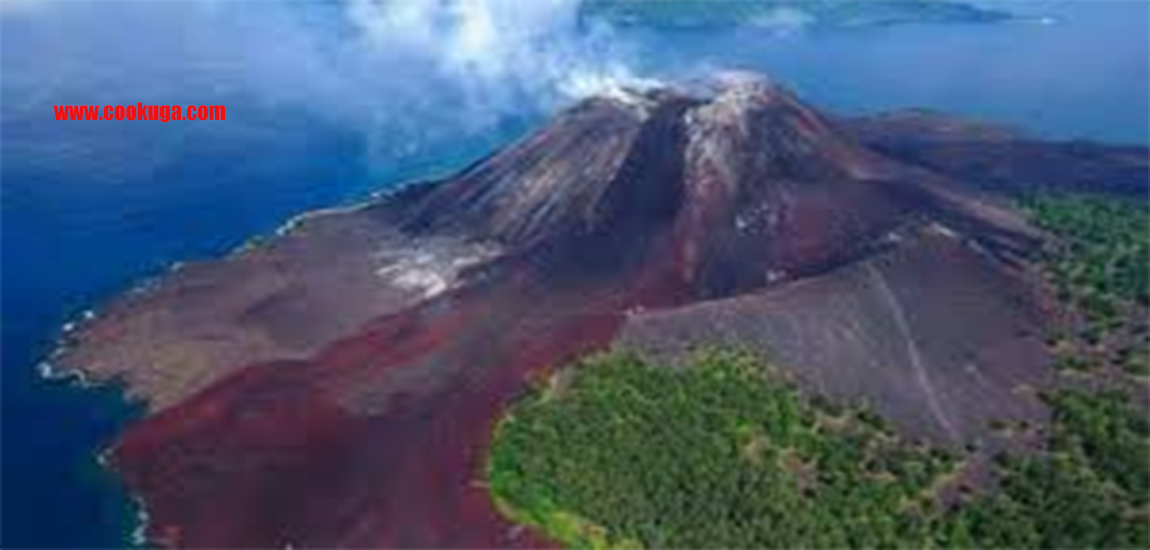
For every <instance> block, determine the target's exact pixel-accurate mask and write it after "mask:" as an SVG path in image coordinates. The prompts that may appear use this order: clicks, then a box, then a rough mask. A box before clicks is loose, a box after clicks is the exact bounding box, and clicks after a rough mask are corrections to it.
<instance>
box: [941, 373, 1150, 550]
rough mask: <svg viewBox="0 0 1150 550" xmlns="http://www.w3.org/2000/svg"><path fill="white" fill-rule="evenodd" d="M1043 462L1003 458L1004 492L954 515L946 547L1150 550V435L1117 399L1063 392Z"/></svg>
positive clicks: (1054, 401)
mask: <svg viewBox="0 0 1150 550" xmlns="http://www.w3.org/2000/svg"><path fill="white" fill-rule="evenodd" d="M1049 402H1050V405H1051V409H1052V412H1053V415H1054V418H1053V421H1054V424H1053V426H1052V429H1051V434H1052V435H1051V437H1050V440H1049V442H1048V446H1049V448H1048V449H1047V452H1046V453H1045V454H1042V455H1035V456H1028V457H1002V458H1000V466H1001V475H1002V488H1001V490H1000V491H999V492H998V493H996V494H993V495H987V496H980V497H977V498H974V499H972V500H970V501H968V502H965V503H963V504H962V505H961V506H958V507H957V508H955V509H954V510H951V511H950V512H948V513H947V514H946V516H945V519H944V521H942V522H940V523H939V525H940V532H939V534H940V536H939V539H938V540H939V543H940V544H941V545H942V546H946V547H978V548H1147V547H1150V510H1148V509H1147V495H1148V493H1150V478H1148V476H1150V462H1148V461H1150V432H1148V431H1147V423H1146V418H1145V414H1144V411H1142V410H1140V409H1138V408H1136V407H1135V406H1132V405H1131V404H1130V402H1129V400H1128V399H1127V398H1126V396H1124V395H1120V394H1117V393H1102V394H1090V393H1085V392H1079V391H1063V392H1060V393H1059V394H1058V395H1056V396H1054V397H1051V398H1050V399H1049Z"/></svg>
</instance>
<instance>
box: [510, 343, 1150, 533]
mask: <svg viewBox="0 0 1150 550" xmlns="http://www.w3.org/2000/svg"><path fill="white" fill-rule="evenodd" d="M1051 405H1052V408H1053V410H1054V411H1055V423H1054V426H1053V429H1052V433H1053V436H1052V438H1051V443H1050V445H1051V452H1050V453H1049V454H1044V455H1040V456H1036V457H1029V458H1005V457H1004V458H1002V459H1001V460H1000V462H1001V468H1002V471H1003V483H1002V486H1003V487H1002V490H1001V491H999V492H998V493H996V494H993V495H986V496H976V497H971V498H970V499H969V500H966V501H962V502H959V503H958V504H956V505H955V506H954V507H952V508H949V509H948V508H946V507H944V506H943V505H941V504H940V502H939V501H938V499H936V498H935V497H936V495H937V492H938V489H939V488H940V487H943V486H944V485H945V484H946V483H947V482H948V481H950V480H952V479H953V478H954V473H955V472H956V471H957V466H958V464H959V462H958V461H957V460H955V459H954V458H950V457H948V456H947V455H946V454H945V453H942V452H939V451H932V450H930V449H928V448H925V447H921V446H914V445H909V444H907V443H905V442H902V441H900V440H899V439H898V438H897V437H895V436H894V435H893V434H892V433H891V432H890V431H889V430H888V429H887V428H886V427H885V426H884V425H883V422H882V421H881V420H880V419H878V418H877V417H875V416H874V415H872V414H869V413H867V412H865V411H864V410H858V409H855V410H834V409H832V408H830V407H829V406H828V405H826V404H815V403H810V402H807V401H804V400H803V399H802V398H801V397H800V396H799V394H798V393H797V392H796V391H795V389H794V388H793V387H792V386H791V385H790V384H787V383H785V382H783V381H782V380H781V379H780V378H779V376H778V375H777V374H774V373H773V372H772V371H771V370H770V369H769V368H768V367H766V366H764V365H763V364H761V363H760V362H758V361H756V360H755V359H753V358H750V357H747V356H744V355H737V354H730V353H709V354H705V355H702V356H700V357H699V358H697V359H696V360H695V361H694V364H693V365H691V366H690V367H689V368H685V369H672V368H668V367H666V366H661V365H656V364H653V363H651V362H649V361H647V360H645V359H643V358H640V357H637V356H634V355H627V354H613V355H601V356H596V357H592V358H589V359H586V360H584V361H582V362H581V363H580V364H578V365H576V366H575V367H574V369H573V370H570V371H567V372H566V374H565V375H564V376H563V377H559V378H556V379H554V380H552V382H551V384H550V385H549V386H547V387H541V388H538V389H537V390H536V391H535V392H534V393H533V394H532V395H531V396H530V397H528V398H527V399H525V400H524V401H523V402H521V403H520V404H519V405H517V406H516V407H514V409H513V411H512V412H511V413H510V415H509V416H508V417H507V418H506V419H505V420H504V422H503V423H502V424H501V425H500V427H499V429H498V432H497V436H496V439H495V443H494V446H493V450H492V454H491V457H490V462H489V472H488V473H489V477H490V484H491V490H492V493H493V495H494V496H495V498H496V500H497V502H498V504H499V505H500V508H501V509H502V510H503V511H504V512H505V513H506V514H507V515H508V516H509V517H511V518H513V519H514V520H516V521H518V522H521V523H525V524H528V525H532V526H535V527H536V528H538V529H540V530H541V531H542V532H543V533H546V534H547V535H549V536H551V537H554V538H556V539H558V540H559V541H560V542H563V543H564V544H566V545H568V546H570V547H577V548H582V547H599V548H601V547H617V546H625V547H692V548H696V547H699V548H701V547H733V548H751V547H754V548H760V547H762V548H768V547H769V548H774V547H828V548H829V547H836V548H837V547H843V548H846V547H852V548H854V547H895V546H897V547H931V546H935V547H937V546H943V547H994V548H1004V547H1026V548H1033V547H1060V548H1061V547H1075V548H1081V547H1105V548H1115V547H1139V548H1144V547H1147V545H1150V536H1147V516H1146V514H1147V511H1146V493H1147V490H1150V486H1148V485H1147V483H1148V481H1147V476H1148V475H1150V473H1148V465H1147V463H1146V457H1147V454H1146V453H1147V452H1150V448H1148V447H1147V427H1146V422H1145V419H1144V418H1143V417H1142V415H1140V414H1139V413H1137V412H1135V410H1134V409H1133V408H1132V407H1130V406H1129V405H1128V404H1127V403H1126V401H1125V399H1124V398H1121V397H1120V396H1117V395H1089V394H1085V393H1065V394H1062V395H1059V396H1058V397H1057V398H1054V399H1052V400H1051Z"/></svg>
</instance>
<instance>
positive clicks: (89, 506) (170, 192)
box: [0, 0, 1150, 548]
mask: <svg viewBox="0 0 1150 550" xmlns="http://www.w3.org/2000/svg"><path fill="white" fill-rule="evenodd" d="M487 3H488V4H491V5H493V6H495V7H493V8H492V10H493V11H492V12H491V13H492V14H494V15H495V16H497V17H505V18H510V19H509V20H506V21H504V20H501V19H495V21H496V23H497V24H496V25H495V27H494V29H495V30H496V31H497V32H494V33H492V32H486V31H490V30H491V29H486V30H485V29H484V28H483V26H482V25H480V26H479V27H478V28H477V29H476V28H472V27H467V28H466V29H465V32H461V33H460V32H457V33H456V34H454V35H453V36H452V37H451V38H450V39H448V40H440V38H441V37H439V36H437V35H436V34H435V33H434V31H435V30H436V29H437V28H438V27H437V26H436V25H440V24H442V22H437V21H435V20H434V18H432V20H431V22H430V23H428V19H427V17H426V16H427V14H422V15H419V17H422V18H416V19H412V20H406V19H402V18H398V19H395V18H393V19H389V20H384V21H382V22H380V21H376V20H375V19H373V18H372V16H371V14H366V15H365V14H364V13H362V12H360V11H357V10H359V9H361V8H354V7H349V5H348V4H346V3H343V2H336V1H331V0H325V1H316V2H273V1H263V2H235V1H233V2H220V1H214V2H209V1H198V2H190V1H189V2H176V3H169V2H163V3H159V2H150V3H149V2H142V3H132V2H113V3H93V2H59V3H55V4H53V3H47V4H44V5H32V4H40V3H29V7H27V8H25V9H20V10H16V9H12V10H8V9H7V8H5V11H2V12H0V62H2V65H0V68H2V75H3V79H2V80H0V93H2V96H0V153H2V155H0V176H2V180H0V223H2V225H0V281H2V287H0V290H2V295H0V307H2V314H0V328H2V335H3V340H2V348H0V351H2V363H0V376H2V378H0V380H2V388H3V395H2V396H3V399H2V401H0V406H2V413H3V414H2V417H0V418H2V421H3V430H2V434H3V440H2V443H3V446H2V459H3V460H2V463H3V477H2V489H3V504H4V507H3V515H2V517H3V525H2V530H0V546H3V547H6V548H11V547H96V546H109V547H110V546H123V545H124V544H126V543H127V540H128V539H127V536H128V533H130V531H131V529H132V528H133V527H134V514H135V511H134V510H133V509H132V506H131V504H130V501H129V500H128V499H127V498H126V495H125V494H124V492H123V491H122V489H121V488H120V487H119V486H118V485H117V483H116V480H115V479H114V478H113V477H112V476H110V475H108V474H107V473H106V472H104V471H103V470H102V469H101V468H100V466H99V464H98V463H97V456H98V452H99V451H100V450H101V449H102V448H104V447H106V446H107V445H108V444H109V442H110V441H111V439H112V438H113V437H114V435H115V433H116V432H117V430H118V429H119V428H120V427H121V426H122V425H123V424H124V423H125V422H128V421H129V420H130V419H131V418H132V417H133V416H134V415H137V414H138V411H137V410H135V409H134V408H133V407H131V406H129V405H126V404H124V403H123V402H122V401H121V400H120V399H119V398H118V396H117V395H116V392H115V390H113V389H106V390H101V391H92V390H82V389H79V388H77V387H76V386H75V384H72V383H68V382H61V381H49V380H45V379H43V378H41V377H40V376H39V375H38V374H37V365H38V364H39V363H40V362H41V361H42V360H44V359H45V358H46V356H47V355H48V354H49V353H50V352H51V350H52V348H53V345H54V341H55V339H56V338H57V337H58V334H59V330H60V327H61V326H62V325H63V324H64V323H65V322H67V321H68V320H69V319H71V318H74V317H75V316H77V315H78V314H80V313H81V312H83V311H84V310H86V309H88V308H92V307H96V306H98V305H99V304H100V303H101V302H103V301H105V300H107V299H109V298H110V297H112V296H114V295H116V294H117V293H119V292H122V291H124V290H125V289H127V288H130V287H131V286H132V285H134V284H137V283H139V282H140V281H141V280H143V279H145V278H148V277H154V276H157V275H159V274H162V273H163V271H164V270H165V269H166V268H167V266H169V265H170V264H171V263H173V262H177V261H188V260H194V259H202V258H210V257H212V256H216V255H219V254H221V253H224V252H226V251H228V250H230V249H232V248H234V247H236V246H238V245H240V244H241V243H242V242H243V241H244V240H246V239H248V238H250V237H252V236H254V235H258V234H262V233H267V232H269V231H271V230H274V229H275V228H276V227H277V226H279V225H280V224H282V223H284V222H285V221H286V220H287V219H288V218H290V217H291V216H293V215H296V214H299V213H301V212H304V211H307V210H311V209H315V208H320V207H327V206H332V205H336V204H341V203H347V202H352V201H356V200H362V199H363V198H364V197H366V196H367V195H368V194H370V193H372V192H373V191H377V190H380V189H386V188H387V187H389V186H392V185H395V184H397V183H400V182H404V181H408V180H411V179H417V178H428V177H434V176H436V175H442V174H446V173H449V172H450V171H451V170H453V169H457V168H459V167H461V166H464V165H465V164H466V163H468V162H471V161H473V160H475V159H477V158H480V157H482V156H483V155H485V154H488V153H489V152H490V151H492V150H494V149H496V148H497V147H499V146H500V145H503V144H505V143H507V142H509V141H511V140H513V139H515V138H516V137H519V136H521V135H523V134H524V133H525V132H527V131H529V130H530V129H531V128H532V127H535V126H537V125H538V124H540V123H541V122H542V121H544V120H545V119H546V117H547V116H548V115H549V114H550V113H552V112H554V111H555V110H556V109H559V108H562V107H563V106H564V105H566V104H569V103H570V102H572V101H574V100H575V97H576V95H577V90H578V89H580V88H579V87H578V86H576V85H575V84H580V83H583V84H586V82H587V81H590V82H591V83H592V84H594V83H595V82H596V80H595V78H593V76H594V75H595V74H605V75H607V76H608V77H610V78H620V79H624V80H625V79H630V78H634V79H641V80H642V81H650V80H684V79H693V78H698V77H700V76H701V75H704V74H706V73H708V72H709V71H712V70H715V69H727V68H738V69H752V70H760V71H765V72H768V73H769V74H771V75H772V76H773V77H775V78H776V79H778V80H781V81H784V82H786V83H788V84H790V85H791V86H793V87H794V88H795V89H796V90H798V91H799V92H800V94H802V95H803V96H804V97H805V98H807V99H808V100H810V101H812V102H814V103H816V104H818V105H821V106H824V107H827V108H831V109H834V110H837V111H840V112H847V113H863V112H870V111H875V110H881V109H887V108H896V107H911V106H913V107H928V108H935V109H942V110H947V111H953V112H958V113H962V114H966V115H969V116H974V117H980V118H986V119H990V120H996V121H1003V122H1007V123H1011V124H1015V125H1019V126H1022V127H1024V128H1027V129H1029V130H1031V131H1033V132H1035V133H1037V134H1040V135H1045V136H1049V137H1054V138H1065V139H1070V138H1089V139H1097V140H1106V141H1114V142H1124V143H1141V144H1145V143H1150V99H1148V98H1150V89H1148V86H1150V52H1148V48H1150V45H1148V37H1150V31H1148V28H1147V25H1148V24H1150V4H1147V3H1144V2H1137V1H1128V2H1098V1H1091V2H1085V1H1082V2H1074V1H1052V2H993V3H994V4H995V5H1004V6H1005V7H1006V8H1007V9H1012V10H1014V11H1017V12H1022V13H1027V14H1031V15H1033V16H1034V17H1033V18H1031V19H1028V20H1027V21H1026V22H1016V23H1009V24H999V25H908V26H900V27H887V28H875V29H859V30H851V31H840V32H832V31H818V32H814V31H803V30H794V29H789V30H781V29H746V30H739V31H733V32H726V33H717V32H714V31H651V30H644V31H640V30H630V31H622V30H610V29H594V30H593V31H592V34H594V36H593V37H583V36H574V35H572V34H570V33H573V32H576V31H573V30H570V28H569V27H570V20H569V16H570V14H569V13H568V12H564V11H562V5H563V4H564V2H556V3H555V4H556V6H559V7H557V8H555V11H553V12H543V11H541V10H533V12H532V13H528V14H520V13H518V12H516V11H515V10H516V9H517V8H516V6H515V4H516V2H511V1H504V2H487ZM527 3H528V2H527V0H523V1H522V2H519V3H518V4H519V5H520V7H523V6H526V4H527ZM531 4H534V2H531ZM529 11H530V10H529ZM536 12H538V13H536ZM501 22H502V23H501ZM501 24H506V25H507V27H506V28H503V27H501V26H500V25H501ZM531 25H539V28H540V29H543V30H542V31H540V32H528V31H522V30H520V29H524V28H530V27H531ZM429 29H430V31H432V32H430V33H429V32H426V31H428V30H429ZM579 32H586V31H579ZM539 40H554V41H556V42H559V44H555V45H552V46H548V47H546V48H542V49H539V50H533V51H532V53H531V55H525V54H524V53H523V50H524V44H532V43H534V41H539ZM579 71H588V74H589V75H592V76H589V77H587V78H583V79H581V78H580V75H579V74H575V73H577V72H579ZM596 71H599V72H598V73H596ZM605 78H606V77H605ZM573 83H574V84H573ZM572 89H575V90H576V92H572V91H571V90H572ZM137 102H142V103H145V104H184V105H186V104H192V103H194V104H197V105H199V104H221V105H225V106H226V108H227V115H228V116H227V120H226V121H225V122H195V123H192V122H169V123H161V122H130V121H122V122H118V121H101V122H57V121H55V120H54V116H53V110H52V106H53V105H56V104H85V105H97V104H112V105H115V104H136V103H137Z"/></svg>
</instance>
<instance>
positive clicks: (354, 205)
mask: <svg viewBox="0 0 1150 550" xmlns="http://www.w3.org/2000/svg"><path fill="white" fill-rule="evenodd" d="M436 181H439V180H437V179H415V180H411V181H408V182H406V183H399V184H397V185H394V186H391V187H387V188H384V189H379V190H376V191H373V192H371V193H368V194H367V195H366V197H364V198H361V199H357V200H355V201H353V202H349V203H348V204H345V205H336V206H329V207H323V208H317V209H312V210H306V211H303V212H300V213H298V214H295V215H293V216H291V217H290V218H288V219H287V220H286V221H284V222H283V223H281V224H280V225H279V226H277V227H276V228H275V229H274V230H272V231H270V232H266V233H264V232H261V233H259V234H256V235H254V236H251V237H248V238H246V239H244V240H243V241H242V242H241V243H240V244H238V245H236V246H234V247H232V248H231V249H229V250H228V251H227V252H225V253H223V254H220V255H217V256H212V257H208V258H202V259H194V260H176V261H173V262H171V263H169V264H167V265H166V266H164V267H163V268H161V269H160V271H159V272H158V273H156V274H154V275H150V276H146V277H143V278H142V279H141V280H139V281H138V282H136V283H134V284H132V285H130V286H128V287H127V288H126V289H124V290H122V291H119V292H116V293H113V294H112V295H110V296H108V297H106V298H104V299H102V300H97V303H95V304H93V305H91V306H89V307H88V308H86V309H83V310H81V311H80V312H79V313H77V314H73V315H69V316H66V317H65V319H67V320H66V321H65V322H64V323H63V324H61V325H60V326H59V328H58V330H57V331H56V334H55V335H54V336H53V338H52V342H53V344H52V347H51V349H50V351H49V352H48V353H47V354H46V355H45V356H44V358H43V359H42V360H40V361H39V362H37V363H36V364H35V369H36V377H37V378H39V379H40V380H43V381H48V382H53V383H59V384H61V385H62V386H64V387H67V388H72V389H76V390H79V391H84V392H88V391H93V390H100V389H105V388H107V389H112V390H113V391H115V393H116V395H115V398H116V399H117V400H118V401H120V402H121V403H123V404H125V405H128V406H133V405H142V406H143V407H144V411H145V412H144V414H143V416H147V414H148V413H147V409H148V403H147V400H146V399H143V398H140V397H135V398H134V397H133V396H132V395H131V394H130V393H129V388H127V387H125V386H124V385H123V384H121V383H118V382H117V380H116V379H114V378H112V379H94V378H93V377H92V376H91V375H90V374H89V373H88V372H87V371H85V370H84V369H83V368H81V367H71V368H66V367H63V366H61V365H59V364H58V363H57V360H58V359H59V358H60V357H61V356H62V355H63V354H65V353H67V351H68V350H69V349H71V346H72V343H71V341H70V337H71V335H73V334H75V333H76V332H77V331H79V330H81V329H82V328H83V327H84V326H85V325H86V324H88V323H91V322H92V321H95V320H96V319H99V317H100V315H101V313H100V312H101V311H102V310H103V309H105V308H107V307H108V306H109V305H110V304H112V303H114V302H115V301H116V300H119V299H121V298H123V297H124V296H129V295H133V294H139V293H143V292H147V291H149V290H151V289H154V288H156V287H157V286H159V285H161V284H163V282H164V281H165V280H166V279H167V278H168V277H170V276H172V275H174V274H176V273H179V272H180V271H181V270H182V269H184V268H185V267H187V266H188V265H191V264H194V263H201V262H214V261H220V260H226V259H229V258H234V257H237V256H239V255H242V254H246V253H249V252H252V251H256V250H259V249H260V247H263V246H267V245H268V244H270V243H272V242H274V241H275V240H277V239H280V238H283V237H287V236H289V235H291V233H292V232H294V231H297V230H298V229H300V228H301V227H304V225H305V224H307V223H308V222H310V221H312V220H315V219H319V218H323V217H325V216H335V215H342V214H349V213H354V212H357V211H360V210H363V209H366V208H370V207H372V206H376V205H378V204H380V203H381V202H383V201H386V200H387V199H388V198H389V197H391V196H392V195H393V194H395V193H398V192H400V191H402V190H404V189H407V188H408V187H411V186H415V185H430V184H433V183H434V182H436ZM135 419H136V420H138V419H139V418H135ZM129 421H130V420H129ZM115 437H118V433H117V434H116V435H114V436H113V438H115ZM113 441H114V439H113ZM109 448H110V446H109V447H104V448H102V449H97V451H96V463H97V464H98V465H99V467H100V470H101V471H103V472H104V473H106V474H107V475H110V476H113V477H114V478H115V479H116V480H117V481H118V482H119V483H120V484H121V487H123V492H124V495H125V497H126V498H125V499H124V501H125V502H124V504H125V505H126V506H129V507H131V509H132V511H131V512H130V513H129V516H131V518H132V521H131V523H132V524H133V525H132V527H131V528H130V531H129V532H128V533H125V539H126V540H125V542H126V544H127V545H128V547H129V548H146V547H148V543H149V540H148V537H147V532H148V529H149V527H150V521H151V516H150V515H149V513H148V507H147V503H146V502H145V501H144V499H143V497H142V496H141V495H139V494H137V493H135V492H133V491H131V490H130V489H129V488H128V487H127V486H126V485H123V479H122V478H121V477H120V475H119V474H118V473H117V472H116V471H115V469H114V468H113V467H112V466H111V464H110V462H109V459H108V452H109Z"/></svg>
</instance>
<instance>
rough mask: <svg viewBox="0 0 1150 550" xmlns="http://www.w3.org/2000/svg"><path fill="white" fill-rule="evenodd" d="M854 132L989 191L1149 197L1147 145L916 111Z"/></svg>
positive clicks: (852, 125)
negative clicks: (1050, 136) (1049, 138)
mask: <svg viewBox="0 0 1150 550" xmlns="http://www.w3.org/2000/svg"><path fill="white" fill-rule="evenodd" d="M845 127H846V129H847V130H848V131H850V132H852V133H853V134H855V135H856V137H857V138H858V139H859V140H860V141H862V142H863V143H865V144H867V145H869V146H871V147H873V148H875V149H876V150H878V151H882V152H883V153H884V154H887V155H890V156H892V157H895V158H898V159H900V160H904V161H907V162H911V163H916V164H919V165H922V166H925V167H928V168H931V169H933V170H937V171H941V172H944V173H947V174H951V175H954V176H956V177H958V178H960V179H962V180H965V181H966V183H968V184H969V185H971V186H974V187H977V188H979V189H981V190H984V191H992V192H1011V193H1018V192H1024V191H1037V190H1044V189H1045V190H1058V191H1079V192H1083V191H1091V192H1104V193H1110V194H1114V195H1117V196H1122V197H1126V198H1129V199H1133V200H1137V201H1144V200H1146V178H1147V171H1148V170H1150V154H1148V152H1147V149H1146V148H1145V147H1135V146H1128V147H1114V146H1107V145H1101V144H1098V143H1092V142H1088V141H1068V142H1044V141H1039V140H1036V139H1033V138H1030V137H1028V136H1026V135H1025V134H1022V133H1020V132H1017V131H1014V130H1011V129H1009V128H1003V127H1000V126H993V125H989V124H982V123H975V122H970V121H964V120H961V119H956V118H953V117H948V116H946V115H942V114H939V113H933V112H930V111H921V110H910V111H900V112H895V113H886V114H883V115H878V116H872V117H865V118H860V119H855V120H851V121H848V122H847V123H846V124H845Z"/></svg>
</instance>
